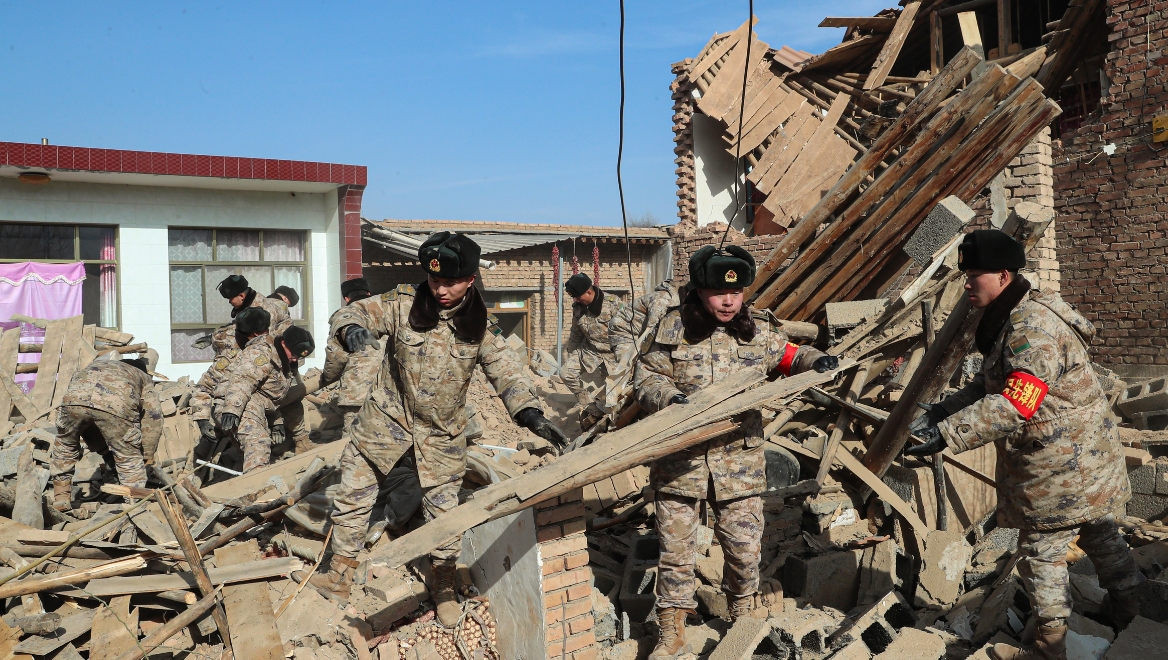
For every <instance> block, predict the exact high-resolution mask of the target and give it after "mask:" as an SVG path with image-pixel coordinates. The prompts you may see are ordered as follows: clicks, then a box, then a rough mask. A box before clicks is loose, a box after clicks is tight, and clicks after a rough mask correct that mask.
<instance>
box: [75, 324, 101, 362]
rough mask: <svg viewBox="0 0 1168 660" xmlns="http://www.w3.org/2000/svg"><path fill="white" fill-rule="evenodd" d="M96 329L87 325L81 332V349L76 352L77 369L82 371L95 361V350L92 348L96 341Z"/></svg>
mask: <svg viewBox="0 0 1168 660" xmlns="http://www.w3.org/2000/svg"><path fill="white" fill-rule="evenodd" d="M96 333H97V327H96V326H92V325H87V326H85V328H84V329H83V330H82V331H81V349H80V350H79V351H78V356H79V359H78V360H77V368H78V369H84V368H85V367H88V366H89V365H90V364H92V363H93V361H94V360H96V359H97V349H96V348H94V347H93V342H95V341H97V337H96Z"/></svg>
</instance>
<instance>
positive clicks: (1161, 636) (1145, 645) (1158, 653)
mask: <svg viewBox="0 0 1168 660" xmlns="http://www.w3.org/2000/svg"><path fill="white" fill-rule="evenodd" d="M1164 649H1168V626H1166V625H1164V624H1162V623H1156V622H1155V621H1152V620H1150V619H1145V618H1144V617H1142V616H1137V617H1136V618H1135V620H1134V621H1132V622H1131V625H1130V626H1128V627H1127V629H1126V630H1124V631H1123V632H1121V633H1119V637H1118V638H1116V640H1115V643H1114V644H1112V645H1111V648H1109V649H1108V650H1107V654H1106V655H1104V656H1103V660H1150V659H1151V658H1162V657H1164Z"/></svg>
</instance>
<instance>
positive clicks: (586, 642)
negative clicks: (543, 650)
mask: <svg viewBox="0 0 1168 660" xmlns="http://www.w3.org/2000/svg"><path fill="white" fill-rule="evenodd" d="M595 644H596V635H593V634H592V631H591V630H589V631H587V632H583V633H580V634H579V635H572V636H571V637H569V638H568V639H567V640H565V641H564V650H565V651H567V652H568V653H571V652H572V651H578V650H580V649H583V648H587V647H589V646H593V645H595Z"/></svg>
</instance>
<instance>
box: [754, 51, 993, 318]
mask: <svg viewBox="0 0 1168 660" xmlns="http://www.w3.org/2000/svg"><path fill="white" fill-rule="evenodd" d="M980 61H981V60H980V59H979V58H978V57H977V55H976V54H975V53H974V52H973V51H971V50H966V49H962V51H961V52H960V53H958V54H957V56H956V57H954V58H953V61H952V62H950V63H949V66H947V67H945V69H944V70H942V71H941V73H939V74H938V75H937V76H936V77H935V78H934V79H933V82H931V83H930V84H929V85H928V86H927V87H925V89H924V91H923V92H922V93H921V94H920V95H919V96H917V98H916V99H915V100H913V101H912V102H911V103H909V104H908V107H907V108H905V111H904V113H902V114H901V115H900V117H899V118H897V120H896V121H895V122H893V124H892V126H890V127H889V128H888V129H887V130H885V131H884V132H883V133H881V134H880V137H878V138H876V141H875V142H874V143H873V144H872V146H871V147H870V148H869V149H868V150H867V151H865V152H864V154H863V155H862V156H861V157H860V159H859V160H858V161H856V164H855V165H853V166H852V167H850V168H848V171H847V172H846V173H845V174H844V176H843V178H841V179H840V180H839V182H837V183H836V185H835V186H834V187H832V189H831V190H830V191H829V192H828V194H827V195H825V196H824V197H823V199H821V200H820V201H819V203H818V204H816V205H815V207H814V208H813V209H811V210H810V211H808V212H807V215H805V216H804V217H803V219H802V220H800V221H799V223H798V224H797V225H796V226H795V227H793V228H792V230H791V231H790V232H788V233H787V235H786V236H784V237H783V240H782V242H781V243H779V245H777V246H776V247H775V248H774V249H773V250H771V253H770V254H769V255H767V258H766V261H764V262H763V263H762V264H760V265H759V268H758V276H757V277H755V280H754V283H753V284H751V286H750V287H748V288H747V290H746V293H747V295H748V296H749V295H751V294H753V293H755V292H757V291H760V290H764V289H766V286H767V284H768V281H769V280H770V278H771V277H772V276H773V275H774V274H775V273H776V272H777V271H778V269H779V267H780V266H782V265H783V263H784V262H786V260H787V257H789V256H791V255H792V254H793V253H794V252H795V251H796V250H798V249H800V248H801V247H802V246H803V244H804V243H806V242H807V240H808V239H810V238H812V237H813V236H814V235H815V232H816V231H818V230H819V226H820V225H821V224H822V223H824V222H827V221H828V220H829V219H830V218H831V217H832V216H833V215H835V214H836V213H837V212H838V211H839V209H840V206H841V205H842V204H843V203H844V202H845V201H847V200H848V199H849V198H850V197H851V196H852V194H853V193H854V192H855V191H856V189H857V188H859V186H860V184H861V183H862V182H863V181H865V180H866V179H867V178H868V176H869V175H871V174H872V173H873V172H874V171H875V170H876V167H877V166H878V165H879V164H880V163H881V162H882V161H883V160H884V158H885V157H886V156H887V155H888V154H889V153H891V152H892V150H893V149H895V148H896V147H897V146H899V145H900V143H901V142H902V141H903V140H904V139H905V138H906V137H908V136H909V135H910V133H911V132H912V131H913V130H915V129H916V128H917V127H918V125H919V124H921V123H922V122H926V121H928V120H929V119H930V118H931V117H932V116H933V113H934V111H936V110H937V108H938V107H940V105H941V104H942V103H943V102H944V101H946V100H947V99H948V98H949V96H950V95H951V94H952V93H953V92H954V90H956V89H957V87H958V86H959V85H961V84H962V83H964V82H965V77H966V76H967V75H969V73H970V72H972V71H973V68H974V66H976V65H977V63H978V62H980ZM768 151H769V150H768ZM752 180H756V179H752ZM768 295H770V290H769V289H766V291H765V292H764V293H763V294H762V295H760V296H759V298H758V301H757V302H756V306H759V307H771V306H772V305H773V304H774V302H775V300H776V298H777V296H778V293H777V292H775V293H774V295H773V296H772V297H769V298H768Z"/></svg>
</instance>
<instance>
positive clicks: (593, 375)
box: [560, 351, 611, 397]
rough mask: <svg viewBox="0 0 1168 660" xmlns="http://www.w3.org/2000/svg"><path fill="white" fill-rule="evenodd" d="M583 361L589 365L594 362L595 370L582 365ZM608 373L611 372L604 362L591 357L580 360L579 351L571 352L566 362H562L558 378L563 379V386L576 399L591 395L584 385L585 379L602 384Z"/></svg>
mask: <svg viewBox="0 0 1168 660" xmlns="http://www.w3.org/2000/svg"><path fill="white" fill-rule="evenodd" d="M585 361H587V362H589V363H593V362H595V363H596V365H595V368H592V369H590V368H589V366H590V365H587V364H584V362H585ZM609 373H611V370H610V369H609V368H608V365H607V363H606V362H605V361H604V360H602V359H600V358H591V357H590V358H589V359H587V360H582V358H581V352H580V351H575V352H573V353H572V355H570V356H569V357H568V359H567V360H564V364H563V366H562V367H560V378H561V379H563V381H564V385H566V386H567V387H568V390H569V391H571V392H572V394H575V395H576V396H577V397H579V396H580V395H581V394H584V395H586V396H588V397H591V396H592V393H591V392H589V391H588V388H587V387H586V386H585V384H584V379H585V378H587V379H588V380H590V381H595V382H598V383H601V384H603V383H604V381H605V379H606V378H607V377H608V374H609Z"/></svg>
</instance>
